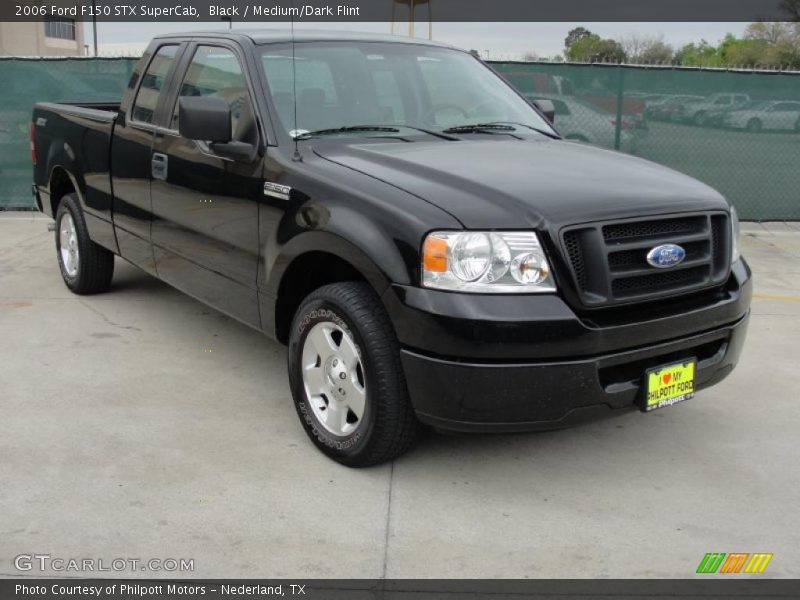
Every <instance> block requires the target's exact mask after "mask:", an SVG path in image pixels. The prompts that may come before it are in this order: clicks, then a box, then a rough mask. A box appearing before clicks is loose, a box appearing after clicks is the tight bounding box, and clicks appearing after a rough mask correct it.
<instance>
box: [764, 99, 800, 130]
mask: <svg viewBox="0 0 800 600" xmlns="http://www.w3.org/2000/svg"><path fill="white" fill-rule="evenodd" d="M798 115H800V104H797V103H795V102H780V103H778V104H776V105H774V106H773V107H771V108H770V109H769V110H768V111H767V115H766V117H767V119H766V121H767V122H766V123H764V125H765V129H780V130H787V129H788V130H792V129H794V127H795V124H796V122H797V119H798Z"/></svg>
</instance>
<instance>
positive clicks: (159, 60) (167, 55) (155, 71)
mask: <svg viewBox="0 0 800 600" xmlns="http://www.w3.org/2000/svg"><path fill="white" fill-rule="evenodd" d="M178 49H179V46H178V44H169V45H166V46H161V47H160V48H159V49H158V51H156V53H155V54H154V55H153V58H152V60H151V61H150V64H149V65H148V66H147V70H146V71H145V72H144V75H143V76H142V82H141V84H140V85H139V91H138V92H137V93H136V99H135V100H134V101H133V107H132V109H131V119H132V120H133V121H136V122H139V123H147V124H152V123H153V120H154V118H155V113H156V107H157V106H158V98H159V95H160V94H161V89H162V88H163V87H164V82H165V81H166V78H167V73H169V70H170V68H171V67H172V64H173V62H174V61H175V57H176V56H177V55H178Z"/></svg>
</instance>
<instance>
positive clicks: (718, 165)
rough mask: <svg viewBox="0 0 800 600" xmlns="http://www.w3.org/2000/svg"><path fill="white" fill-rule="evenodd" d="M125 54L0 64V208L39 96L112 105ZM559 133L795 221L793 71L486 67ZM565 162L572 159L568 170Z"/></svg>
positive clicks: (797, 111) (15, 198) (799, 121)
mask: <svg viewBox="0 0 800 600" xmlns="http://www.w3.org/2000/svg"><path fill="white" fill-rule="evenodd" d="M134 63H135V59H127V58H100V59H41V60H40V59H34V60H30V59H0V82H1V83H0V177H2V179H1V180H0V181H2V186H1V187H0V209H2V208H31V207H32V206H33V202H32V199H31V196H30V184H31V166H30V158H29V150H28V133H27V131H28V123H29V121H30V114H31V107H32V106H33V103H34V102H38V101H52V102H59V101H66V102H69V101H76V102H80V101H107V100H119V98H120V97H121V95H122V89H123V88H124V86H125V84H126V82H127V80H128V78H129V76H130V73H131V70H132V69H133V65H134ZM493 66H494V68H495V69H497V70H498V71H499V72H500V73H502V74H503V75H504V76H505V77H506V78H507V79H508V80H509V81H510V82H511V83H512V84H513V85H514V86H516V87H517V88H518V89H519V90H520V91H521V92H522V93H523V94H525V95H526V96H527V97H528V98H530V99H537V98H541V99H549V100H552V101H553V103H554V104H555V107H556V126H557V127H558V129H559V130H560V131H561V133H562V134H563V135H565V136H566V137H568V138H571V139H576V140H580V141H584V142H589V143H593V144H598V145H601V146H606V147H609V148H618V149H619V150H621V151H623V152H629V153H632V154H636V155H638V156H641V157H644V158H647V159H650V160H654V161H656V162H659V163H661V164H664V165H667V166H669V167H672V168H674V169H677V170H678V171H682V172H684V173H687V174H689V175H692V176H694V177H696V178H698V179H700V180H701V181H704V182H706V183H708V184H709V185H711V186H713V187H714V188H716V189H718V190H719V191H720V192H722V193H723V194H724V195H725V196H726V197H727V198H728V199H729V200H730V201H731V202H732V203H733V204H734V205H735V206H736V207H737V209H738V210H739V214H740V215H741V216H742V218H745V219H752V220H769V219H778V220H782V219H786V220H797V219H800V73H785V72H763V71H762V72H753V71H717V70H700V69H681V68H661V67H632V66H627V65H626V66H618V65H580V64H559V63H529V62H526V63H519V62H498V63H493ZM575 168H576V169H579V168H580V165H575Z"/></svg>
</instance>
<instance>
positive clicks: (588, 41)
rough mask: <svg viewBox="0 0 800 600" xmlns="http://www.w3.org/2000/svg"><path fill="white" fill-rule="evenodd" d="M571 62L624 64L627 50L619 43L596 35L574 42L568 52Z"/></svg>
mask: <svg viewBox="0 0 800 600" xmlns="http://www.w3.org/2000/svg"><path fill="white" fill-rule="evenodd" d="M566 55H567V58H568V59H569V60H573V61H577V62H624V61H625V50H624V49H623V48H622V46H621V45H620V43H619V42H617V41H616V40H611V39H602V38H601V37H600V36H599V35H596V34H594V33H592V34H590V35H588V36H585V37H583V38H581V39H579V40H577V41H576V42H574V43H573V44H572V45H571V46H570V47H569V48H568V49H567V51H566Z"/></svg>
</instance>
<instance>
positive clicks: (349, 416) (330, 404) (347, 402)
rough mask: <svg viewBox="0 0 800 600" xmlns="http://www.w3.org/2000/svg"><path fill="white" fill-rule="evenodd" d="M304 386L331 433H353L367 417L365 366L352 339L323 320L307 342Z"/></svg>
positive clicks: (309, 333)
mask: <svg viewBox="0 0 800 600" xmlns="http://www.w3.org/2000/svg"><path fill="white" fill-rule="evenodd" d="M302 370H303V373H302V375H303V386H304V387H305V392H306V398H308V403H309V405H310V406H311V410H312V411H313V413H314V416H315V417H316V418H317V421H319V423H320V424H321V425H322V426H323V427H324V428H325V429H327V430H328V431H329V432H330V433H332V434H333V435H338V436H347V435H350V434H351V433H353V432H354V431H355V430H356V428H357V427H358V425H359V424H360V423H361V419H362V417H363V416H364V409H365V407H366V400H367V393H366V387H365V381H364V367H363V365H362V364H361V356H360V353H359V351H358V347H357V346H356V343H355V341H354V340H353V338H352V336H351V335H350V334H349V333H348V332H347V331H345V330H344V329H342V327H340V326H339V325H337V324H336V323H333V322H331V321H323V322H321V323H317V324H316V325H314V326H313V327H312V328H311V331H309V332H308V335H307V336H306V339H305V341H304V342H303V363H302Z"/></svg>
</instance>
